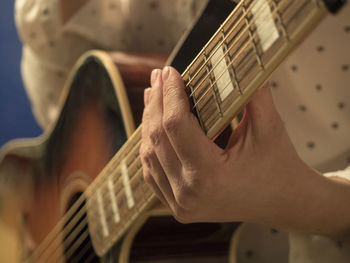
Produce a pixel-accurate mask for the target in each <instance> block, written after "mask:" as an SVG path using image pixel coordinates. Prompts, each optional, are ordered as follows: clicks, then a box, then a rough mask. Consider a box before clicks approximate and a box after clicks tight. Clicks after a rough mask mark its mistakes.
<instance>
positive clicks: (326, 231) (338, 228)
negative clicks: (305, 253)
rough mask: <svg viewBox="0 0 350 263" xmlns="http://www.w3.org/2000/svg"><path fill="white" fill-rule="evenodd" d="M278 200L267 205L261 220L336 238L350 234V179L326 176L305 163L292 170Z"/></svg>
mask: <svg viewBox="0 0 350 263" xmlns="http://www.w3.org/2000/svg"><path fill="white" fill-rule="evenodd" d="M286 172H288V173H291V175H290V176H287V178H290V179H289V181H287V182H285V184H284V185H282V187H281V189H280V191H281V193H282V194H281V195H280V198H279V199H277V198H276V199H275V200H272V201H271V203H270V206H268V205H267V207H266V209H267V211H266V212H267V213H264V216H265V218H261V221H262V222H263V223H264V224H266V225H270V226H274V227H276V228H280V229H283V230H287V231H293V232H303V233H310V234H321V235H327V236H333V237H338V238H339V237H343V236H349V234H350V209H349V202H350V182H349V181H347V180H345V179H339V178H336V177H332V178H327V177H325V176H324V175H322V174H320V173H318V172H317V171H315V170H313V169H311V168H310V167H308V166H307V165H305V164H304V163H300V166H299V167H298V165H297V166H294V167H292V168H291V169H289V171H286Z"/></svg>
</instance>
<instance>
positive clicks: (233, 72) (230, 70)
mask: <svg viewBox="0 0 350 263" xmlns="http://www.w3.org/2000/svg"><path fill="white" fill-rule="evenodd" d="M221 34H222V36H223V39H226V38H227V36H226V34H225V31H224V30H223V29H222V30H221ZM224 52H225V54H226V59H227V62H228V63H227V64H228V65H229V67H228V68H229V72H230V75H231V79H233V81H234V85H235V86H236V89H237V90H238V92H239V93H241V94H242V90H241V87H240V86H239V82H238V79H237V76H236V72H235V69H234V67H233V61H232V59H231V56H230V52H229V47H228V45H227V42H226V41H224Z"/></svg>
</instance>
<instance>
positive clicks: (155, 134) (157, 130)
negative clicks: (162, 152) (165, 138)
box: [149, 127, 163, 146]
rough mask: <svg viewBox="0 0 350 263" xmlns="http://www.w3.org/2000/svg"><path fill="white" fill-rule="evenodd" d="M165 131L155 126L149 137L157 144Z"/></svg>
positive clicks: (153, 143)
mask: <svg viewBox="0 0 350 263" xmlns="http://www.w3.org/2000/svg"><path fill="white" fill-rule="evenodd" d="M162 134H163V131H162V128H161V127H153V128H152V129H151V131H150V135H149V139H150V141H151V143H152V145H154V146H157V145H159V143H160V140H161V137H162Z"/></svg>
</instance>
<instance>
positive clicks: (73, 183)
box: [0, 51, 236, 262]
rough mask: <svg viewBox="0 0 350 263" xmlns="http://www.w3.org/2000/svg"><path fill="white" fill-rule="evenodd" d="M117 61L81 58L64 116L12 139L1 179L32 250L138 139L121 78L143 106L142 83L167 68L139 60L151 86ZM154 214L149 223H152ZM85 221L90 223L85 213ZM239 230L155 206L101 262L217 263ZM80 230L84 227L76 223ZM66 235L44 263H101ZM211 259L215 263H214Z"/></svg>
mask: <svg viewBox="0 0 350 263" xmlns="http://www.w3.org/2000/svg"><path fill="white" fill-rule="evenodd" d="M117 56H118V55H117ZM115 57H116V55H115V54H114V55H108V54H106V53H104V52H101V51H93V52H90V53H88V54H86V55H85V56H84V57H82V58H81V59H80V60H79V62H78V63H77V65H76V66H75V68H74V69H73V72H72V74H71V77H70V78H69V80H68V83H67V85H66V87H65V90H64V93H63V94H64V95H63V97H62V101H61V113H60V115H59V118H58V119H57V122H56V123H55V125H53V127H52V128H51V129H49V131H48V132H47V133H45V134H43V135H42V136H40V137H38V138H36V139H29V140H18V141H13V142H10V143H8V144H7V145H6V146H5V147H4V149H3V154H2V158H1V163H0V172H1V177H2V178H3V179H4V178H6V180H7V181H11V184H12V187H13V188H14V190H16V192H17V193H20V199H19V204H20V207H21V209H20V210H21V211H22V213H23V215H24V219H25V222H24V227H25V229H26V231H25V234H26V235H27V237H28V238H27V240H31V242H29V243H30V244H32V245H31V246H32V247H31V248H29V249H35V248H36V247H37V246H38V245H39V244H40V243H41V242H43V241H44V240H45V237H46V236H47V235H48V234H49V233H50V231H51V230H52V229H55V226H56V225H57V224H58V223H59V221H60V219H61V218H62V216H63V215H64V214H65V213H66V212H67V210H68V209H69V207H70V206H71V205H72V204H73V203H74V201H76V200H77V199H78V197H79V196H80V195H81V194H82V193H83V192H84V191H85V190H86V189H87V187H88V186H89V185H90V183H91V182H93V181H94V179H95V177H96V176H97V175H98V174H99V173H100V172H101V170H102V169H103V168H104V167H105V166H106V165H107V163H108V162H109V161H110V159H111V158H112V157H113V156H114V155H115V153H116V152H117V151H118V150H119V149H120V147H121V146H122V145H123V144H124V143H125V142H126V140H127V139H128V137H129V136H130V135H131V134H132V133H133V131H134V127H135V125H134V121H133V117H132V112H131V109H130V106H129V104H128V95H127V92H126V89H125V88H124V84H123V81H122V80H123V78H124V79H126V80H127V82H128V90H129V96H130V97H131V101H132V102H133V103H135V102H138V101H140V100H141V101H142V88H140V86H138V85H140V84H143V85H144V86H145V85H147V81H148V76H149V74H150V71H151V69H152V68H154V67H157V66H158V67H159V66H161V64H162V63H163V62H164V60H163V59H161V58H160V57H152V58H141V61H142V62H144V63H143V64H142V63H141V64H142V65H141V66H142V67H143V68H144V69H145V68H146V70H144V72H146V73H145V74H144V75H145V76H147V80H145V78H142V74H141V77H139V79H135V78H132V77H130V76H126V77H122V76H121V75H120V72H119V70H118V69H117V67H116V66H115V62H114V61H113V58H115ZM121 69H123V66H122V65H121ZM147 69H148V70H149V72H147ZM145 81H146V82H145ZM144 86H143V87H144ZM142 107H143V104H141V103H140V104H139V105H138V109H137V108H135V107H134V112H135V113H136V114H137V113H138V116H136V119H138V120H140V113H141V112H142ZM150 216H153V217H152V219H150V220H148V221H147V219H148V218H149V217H150ZM83 218H84V220H87V217H86V215H84V217H83ZM89 220H91V218H89ZM145 222H147V223H146V224H145V227H143V225H144V223H145ZM235 226H236V225H235V224H228V225H222V224H193V225H181V224H179V223H177V222H175V220H174V219H172V218H171V217H169V216H168V213H167V211H166V210H165V209H163V208H162V207H161V206H160V205H159V204H155V205H154V208H153V209H150V210H149V211H147V213H145V214H143V215H142V216H141V217H140V219H139V220H138V221H137V222H136V223H135V224H134V227H133V228H131V229H130V231H129V232H128V234H127V235H126V237H125V238H124V240H125V241H124V242H119V243H117V245H116V246H115V247H114V248H113V249H112V250H111V251H110V252H109V253H108V254H107V256H106V257H105V259H104V260H108V259H112V260H114V261H115V260H116V259H120V262H129V261H130V262H148V261H149V260H151V261H152V262H155V261H156V260H161V261H160V262H175V261H178V260H180V259H187V260H189V262H195V260H196V257H197V258H198V260H199V261H201V262H203V261H202V260H203V258H207V262H219V261H218V260H219V259H223V262H227V261H228V248H229V243H230V240H231V233H232V231H233V230H234V229H235ZM75 227H76V228H79V223H78V222H77V223H76V225H75ZM56 228H57V227H56ZM87 230H88V227H84V228H82V229H81V230H79V231H82V233H84V232H83V231H87ZM150 233H152V234H150ZM66 234H67V233H64V232H62V231H61V230H58V235H59V236H60V237H59V241H57V246H53V247H55V249H51V250H52V251H50V252H48V253H46V255H45V256H43V257H42V258H40V260H39V262H48V261H49V262H51V261H52V262H55V261H61V260H63V261H67V262H76V261H79V260H77V259H78V258H80V259H83V260H84V261H85V260H88V261H90V260H91V261H92V262H95V261H96V262H98V261H99V260H100V259H99V258H98V257H97V256H96V255H95V253H94V251H93V246H92V244H91V240H90V239H89V237H88V236H86V237H85V236H84V238H83V241H82V242H77V243H78V244H79V243H80V244H79V246H77V247H74V245H73V244H74V242H75V241H76V239H75V240H64V236H65V235H66ZM80 236H83V235H79V236H78V237H80ZM211 237H212V238H213V239H212V240H211ZM63 240H64V241H63ZM62 241H63V242H62ZM134 241H135V242H134ZM61 243H62V244H61ZM193 244H195V245H193ZM24 245H26V244H24ZM27 245H28V244H27ZM209 248H210V249H209ZM210 251H211V252H210ZM27 252H28V251H27ZM204 252H205V253H204ZM29 253H30V251H29ZM210 258H211V259H212V260H213V261H209V259H210ZM129 259H130V260H129ZM174 260H175V261H174Z"/></svg>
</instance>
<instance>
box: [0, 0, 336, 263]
mask: <svg viewBox="0 0 350 263" xmlns="http://www.w3.org/2000/svg"><path fill="white" fill-rule="evenodd" d="M342 4H343V1H340V0H339V1H336V0H334V1H330V0H325V1H321V0H316V1H308V0H301V1H291V0H283V1H272V2H271V3H268V2H267V1H264V0H248V1H241V2H240V3H239V4H238V5H237V6H236V8H235V9H234V10H233V11H232V9H233V7H234V6H235V4H233V2H232V1H231V0H221V1H217V0H212V1H210V3H209V4H208V5H207V7H206V9H205V10H204V12H203V15H202V17H201V18H200V19H198V21H202V18H203V17H206V18H207V19H206V20H205V21H204V24H203V23H202V26H201V27H197V25H196V26H195V27H194V28H193V30H192V32H191V34H190V35H188V37H187V38H186V39H185V40H184V45H183V46H181V47H178V48H177V50H178V51H179V52H178V53H177V54H178V55H177V56H172V58H173V59H172V65H174V66H175V68H177V69H178V70H179V71H180V72H183V73H182V75H181V76H182V78H183V80H184V84H185V89H186V91H187V93H188V94H189V100H190V102H191V103H192V109H193V112H194V113H195V114H196V117H197V118H198V121H199V123H200V125H201V127H202V130H203V132H204V133H205V134H206V135H207V137H208V138H210V139H212V140H214V139H215V138H219V137H218V136H219V134H222V131H224V130H225V128H226V127H227V126H228V124H229V123H230V121H231V120H232V118H233V117H235V116H236V115H237V114H238V113H239V112H240V111H241V109H242V107H244V105H245V104H246V103H247V102H248V101H249V99H250V98H251V97H252V96H253V94H254V93H255V91H256V90H257V89H258V88H259V87H260V86H261V85H262V84H263V82H264V81H266V79H267V78H268V76H269V75H270V74H271V73H272V72H273V70H274V69H276V67H277V66H278V65H279V64H280V63H281V62H282V61H283V59H284V58H285V57H286V56H287V54H289V53H290V52H291V51H292V50H293V48H295V47H296V46H297V45H298V44H299V43H300V42H301V41H302V40H303V39H304V38H305V37H306V36H307V34H309V33H310V32H311V30H312V29H313V28H315V27H316V25H317V24H318V23H319V22H320V21H321V20H322V19H323V18H324V17H325V16H326V15H327V8H328V10H331V11H332V12H335V11H336V10H338V9H339V8H340V7H341V5H342ZM222 11H225V12H222ZM231 11H232V12H231ZM228 14H230V15H229V16H228V17H227V15H228ZM218 16H219V17H221V18H220V19H219V20H217V19H216V18H217V17H218ZM226 17H227V19H226V20H225V18H226ZM223 20H225V21H224V22H223ZM262 20H263V22H264V23H261V21H262ZM214 21H216V22H215V23H214ZM265 21H268V22H269V23H270V24H271V27H269V28H267V27H266V23H265ZM221 23H222V25H221V26H220V28H219V30H217V31H216V29H217V28H218V27H219V25H220V24H221ZM210 26H212V27H214V31H212V29H210V30H209V27H210ZM215 31H216V33H215V34H214V35H212V34H213V33H214V32H215ZM192 33H194V34H192ZM267 33H268V34H267ZM204 34H206V37H204V38H203V39H201V40H200V41H199V42H200V43H197V44H198V45H199V47H198V45H197V46H196V45H194V42H198V37H199V36H203V35H204ZM208 35H209V37H208ZM211 35H212V37H211V38H210V36H211ZM209 38H210V40H209ZM208 40H209V42H208V43H207V44H206V45H204V44H205V43H206V42H207V41H208ZM202 46H204V47H203V49H201V47H202ZM199 51H200V52H199ZM198 52H199V53H198ZM190 53H191V54H192V56H191V55H189V54H190ZM193 53H194V55H196V54H197V53H198V55H197V56H195V57H194V56H193ZM125 59H126V57H125V56H124V55H123V54H120V53H117V54H109V55H108V54H106V53H103V52H101V51H92V52H90V53H88V54H86V55H85V56H83V57H82V58H81V59H80V60H79V61H78V62H77V64H76V66H75V67H74V69H73V71H72V73H71V75H70V77H69V79H68V81H67V85H66V86H65V89H64V92H63V96H62V97H61V102H60V109H61V112H60V114H59V117H58V119H57V120H56V122H55V123H54V125H52V127H51V128H50V129H49V130H47V131H46V132H45V133H44V134H43V135H42V136H40V137H38V138H35V139H27V140H17V141H13V142H10V143H8V144H7V145H6V146H5V147H4V148H3V149H2V153H1V155H0V198H1V199H2V200H1V199H0V201H2V203H4V202H7V201H6V198H8V196H15V198H14V200H16V201H17V202H16V203H18V207H19V210H20V211H21V212H20V214H21V215H22V217H21V220H20V221H21V222H20V223H18V224H17V225H19V228H18V231H17V232H20V234H21V236H22V237H24V238H22V240H21V242H22V245H23V246H22V247H24V248H27V249H25V250H23V251H24V252H23V254H24V255H23V256H22V258H24V259H28V261H34V262H98V261H100V260H102V262H110V261H116V260H119V261H120V262H179V261H181V262H227V261H230V262H234V260H235V257H234V253H233V251H234V248H235V244H236V242H237V238H236V237H235V238H232V235H233V233H234V231H235V229H236V228H237V224H236V223H228V224H190V225H181V224H179V223H176V222H175V221H174V220H173V219H172V218H171V217H169V216H166V215H167V214H168V213H167V211H165V210H164V209H163V208H162V207H161V206H160V205H159V203H158V202H157V199H156V197H155V195H154V193H153V192H152V191H151V190H150V188H149V187H147V185H146V184H145V183H144V181H143V177H142V166H141V162H140V158H139V154H138V149H139V146H140V144H141V131H140V128H138V129H136V130H135V124H134V121H133V117H132V116H134V117H135V120H136V124H137V125H138V124H139V123H140V121H141V113H142V109H143V105H142V90H143V89H144V88H145V87H147V86H148V85H149V84H148V78H149V74H150V71H151V70H152V69H153V68H155V67H160V66H161V65H163V63H164V59H162V58H160V57H157V56H151V57H139V59H136V56H133V55H131V56H128V59H131V61H139V62H140V63H134V64H132V63H131V64H132V65H131V66H130V63H129V64H128V63H123V61H124V62H125ZM133 59H134V60H133ZM191 61H192V62H191ZM116 62H117V63H116ZM115 64H117V67H116V66H115ZM186 65H189V66H188V67H187V68H186ZM117 68H118V69H119V70H118V69H117ZM130 69H132V70H131V72H134V73H135V74H133V75H130V74H124V73H125V72H130ZM123 72H124V73H123ZM121 73H122V74H121ZM124 83H125V86H126V88H125V87H124ZM128 101H130V105H131V107H130V106H129V103H128ZM134 130H135V131H134ZM2 188H3V189H7V190H8V191H6V192H11V194H9V195H6V196H4V194H3V192H2V191H1V189H2ZM10 190H12V191H10ZM0 204H1V203H0ZM203 205H205V204H203ZM0 215H1V213H0ZM149 217H150V219H149V220H148V218H149ZM145 222H146V223H145ZM123 240H124V242H123ZM0 246H1V245H0ZM134 251H135V253H134ZM97 255H98V256H97Z"/></svg>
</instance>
